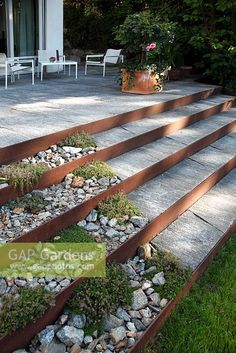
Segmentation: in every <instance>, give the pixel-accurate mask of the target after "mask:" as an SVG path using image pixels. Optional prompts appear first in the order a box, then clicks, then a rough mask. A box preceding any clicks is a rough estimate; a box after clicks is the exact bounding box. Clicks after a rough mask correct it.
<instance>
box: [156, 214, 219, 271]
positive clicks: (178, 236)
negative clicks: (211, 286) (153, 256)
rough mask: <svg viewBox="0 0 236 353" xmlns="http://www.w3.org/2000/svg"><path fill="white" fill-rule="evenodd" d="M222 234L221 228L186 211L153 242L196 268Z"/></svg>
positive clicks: (185, 263)
mask: <svg viewBox="0 0 236 353" xmlns="http://www.w3.org/2000/svg"><path fill="white" fill-rule="evenodd" d="M222 235H223V233H222V232H221V231H220V230H218V229H216V228H214V227H213V226H211V225H210V224H208V223H206V222H204V221H203V220H201V219H199V218H198V217H197V216H195V215H194V214H193V213H192V212H190V211H186V212H185V213H184V214H183V215H182V216H180V217H179V218H178V219H177V220H176V221H175V222H173V223H172V224H171V225H170V226H169V227H168V228H166V229H165V230H164V231H163V232H161V233H160V234H159V235H158V236H157V237H156V238H154V239H153V241H152V244H153V245H154V246H155V247H157V248H158V249H159V250H162V251H169V252H171V253H172V254H174V255H175V256H177V257H178V258H179V259H180V261H181V263H182V264H183V265H184V266H187V267H191V268H192V269H193V270H194V269H195V268H196V267H197V266H198V264H199V263H200V262H201V261H202V260H203V259H204V257H205V256H206V255H207V254H208V252H209V251H210V249H211V248H212V247H213V246H214V245H215V244H216V243H217V241H218V240H219V239H220V238H221V236H222Z"/></svg>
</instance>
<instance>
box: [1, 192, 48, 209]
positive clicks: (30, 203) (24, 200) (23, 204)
mask: <svg viewBox="0 0 236 353" xmlns="http://www.w3.org/2000/svg"><path fill="white" fill-rule="evenodd" d="M48 204H49V202H48V201H45V200H44V199H43V198H42V197H41V196H38V195H34V194H27V195H24V196H23V197H20V198H17V199H16V200H14V201H10V202H8V203H7V205H6V206H7V207H8V208H9V209H10V210H14V208H24V210H25V211H27V212H30V213H37V212H40V211H41V210H43V209H44V208H45V206H47V205H48Z"/></svg>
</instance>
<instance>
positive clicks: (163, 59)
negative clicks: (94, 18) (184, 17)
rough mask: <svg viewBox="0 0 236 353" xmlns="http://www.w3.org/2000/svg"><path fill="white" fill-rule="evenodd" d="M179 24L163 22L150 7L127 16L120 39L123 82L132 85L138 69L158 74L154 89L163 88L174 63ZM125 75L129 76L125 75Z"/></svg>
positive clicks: (118, 39)
mask: <svg viewBox="0 0 236 353" xmlns="http://www.w3.org/2000/svg"><path fill="white" fill-rule="evenodd" d="M175 29H176V24H175V23H173V22H163V21H161V20H160V18H159V17H158V16H156V15H153V14H152V13H151V12H150V11H143V12H140V13H136V14H132V15H129V16H127V17H126V19H125V21H124V23H123V24H122V25H121V26H119V27H118V28H117V29H116V31H115V33H116V40H117V41H118V42H119V43H120V44H121V45H122V46H123V48H124V52H125V58H126V60H125V63H124V64H123V65H122V72H123V74H122V83H123V81H124V80H125V81H126V86H127V87H128V88H132V86H133V85H134V84H135V74H136V72H141V71H145V72H146V76H147V73H149V76H155V78H156V85H155V88H154V91H160V90H162V89H163V84H164V81H165V78H166V76H167V72H168V69H170V66H171V51H172V47H173V42H174V38H175V35H174V33H175ZM124 76H125V77H124Z"/></svg>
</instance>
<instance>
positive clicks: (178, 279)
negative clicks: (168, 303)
mask: <svg viewBox="0 0 236 353" xmlns="http://www.w3.org/2000/svg"><path fill="white" fill-rule="evenodd" d="M151 266H156V267H157V271H156V272H162V271H163V272H164V275H165V280H166V283H165V284H164V285H163V286H156V287H155V289H156V291H157V292H158V293H159V294H160V296H161V297H162V298H167V299H172V298H175V296H176V295H177V294H178V292H179V291H180V289H181V288H182V287H183V285H184V284H185V282H186V281H187V279H188V278H189V277H190V276H191V270H190V269H189V268H184V267H183V266H182V265H181V264H180V261H179V259H178V258H177V257H176V256H174V255H172V254H171V253H169V252H164V251H158V253H157V254H156V255H155V256H153V257H152V258H151V259H148V260H147V262H146V267H147V268H148V267H151ZM147 278H148V279H150V280H151V279H152V278H153V273H150V274H148V275H147Z"/></svg>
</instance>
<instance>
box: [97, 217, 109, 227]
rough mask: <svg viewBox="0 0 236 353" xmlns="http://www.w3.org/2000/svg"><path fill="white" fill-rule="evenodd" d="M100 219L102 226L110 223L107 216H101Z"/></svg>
mask: <svg viewBox="0 0 236 353" xmlns="http://www.w3.org/2000/svg"><path fill="white" fill-rule="evenodd" d="M99 221H100V224H101V225H102V226H106V225H107V223H108V218H107V217H105V216H101V217H100V219H99Z"/></svg>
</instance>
